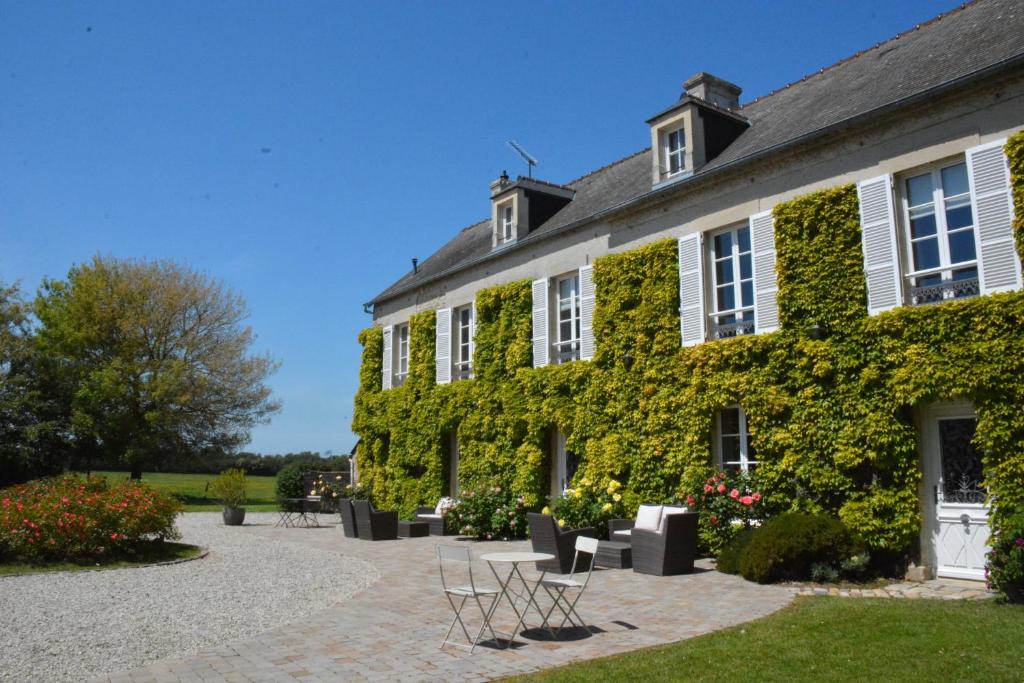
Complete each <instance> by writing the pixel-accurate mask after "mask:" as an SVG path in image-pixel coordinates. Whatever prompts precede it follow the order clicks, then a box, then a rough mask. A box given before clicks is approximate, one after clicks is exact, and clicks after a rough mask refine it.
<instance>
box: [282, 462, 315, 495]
mask: <svg viewBox="0 0 1024 683" xmlns="http://www.w3.org/2000/svg"><path fill="white" fill-rule="evenodd" d="M315 469H316V465H314V464H313V463H309V462H293V463H292V464H291V465H288V466H287V467H285V468H284V469H283V470H281V471H280V472H278V474H277V485H276V488H275V493H276V495H277V500H278V502H283V501H284V500H285V499H286V498H305V497H306V496H308V495H309V491H307V490H306V484H305V482H303V480H302V474H303V473H304V472H312V471H314V470H315Z"/></svg>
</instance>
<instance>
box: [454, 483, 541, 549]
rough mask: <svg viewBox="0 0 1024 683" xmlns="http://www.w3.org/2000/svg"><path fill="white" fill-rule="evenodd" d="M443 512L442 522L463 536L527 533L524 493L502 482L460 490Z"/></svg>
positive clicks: (518, 535) (509, 535) (522, 534)
mask: <svg viewBox="0 0 1024 683" xmlns="http://www.w3.org/2000/svg"><path fill="white" fill-rule="evenodd" d="M444 515H445V523H446V524H447V525H448V526H450V527H451V528H452V529H457V530H458V531H459V533H461V534H463V535H465V536H474V537H476V538H479V539H481V540H488V541H489V540H491V539H495V538H522V537H523V536H525V535H526V507H525V506H524V505H523V497H522V496H516V495H515V494H513V493H512V492H511V491H510V490H508V489H505V488H502V487H501V486H481V487H478V488H475V489H471V490H469V491H466V492H465V493H463V494H462V497H461V498H460V499H459V500H458V501H457V502H456V503H455V504H454V505H452V506H451V507H450V508H449V509H448V510H447V512H445V513H444Z"/></svg>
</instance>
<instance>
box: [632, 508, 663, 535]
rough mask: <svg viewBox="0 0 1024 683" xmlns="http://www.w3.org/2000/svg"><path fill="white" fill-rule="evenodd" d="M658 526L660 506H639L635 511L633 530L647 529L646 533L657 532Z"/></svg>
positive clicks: (659, 522)
mask: <svg viewBox="0 0 1024 683" xmlns="http://www.w3.org/2000/svg"><path fill="white" fill-rule="evenodd" d="M660 525H661V506H660V505H641V506H640V509H639V510H637V511H636V524H635V525H634V526H633V528H634V529H647V530H648V531H657V530H658V527H659V526H660Z"/></svg>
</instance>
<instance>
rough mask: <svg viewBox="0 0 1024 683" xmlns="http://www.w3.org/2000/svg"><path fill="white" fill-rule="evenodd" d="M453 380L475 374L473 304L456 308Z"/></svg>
mask: <svg viewBox="0 0 1024 683" xmlns="http://www.w3.org/2000/svg"><path fill="white" fill-rule="evenodd" d="M453 323H454V327H455V329H454V334H453V335H452V381H458V380H460V379H469V378H471V377H472V376H473V326H474V320H473V306H472V305H469V306H463V307H462V308H456V309H455V311H454V315H453Z"/></svg>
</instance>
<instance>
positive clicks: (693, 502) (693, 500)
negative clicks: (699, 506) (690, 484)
mask: <svg viewBox="0 0 1024 683" xmlns="http://www.w3.org/2000/svg"><path fill="white" fill-rule="evenodd" d="M696 503H697V499H696V498H694V497H693V496H692V495H691V496H687V497H686V504H687V505H689V506H690V507H693V506H694V505H696Z"/></svg>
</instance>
